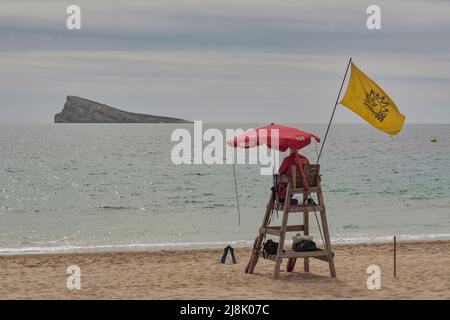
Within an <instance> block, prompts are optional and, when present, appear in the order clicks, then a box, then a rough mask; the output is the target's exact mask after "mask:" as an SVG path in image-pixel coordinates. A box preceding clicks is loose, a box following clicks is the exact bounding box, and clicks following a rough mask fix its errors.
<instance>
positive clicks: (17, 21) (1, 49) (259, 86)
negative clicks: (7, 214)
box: [0, 0, 450, 123]
mask: <svg viewBox="0 0 450 320" xmlns="http://www.w3.org/2000/svg"><path fill="white" fill-rule="evenodd" d="M121 3H122V4H121ZM70 4H78V5H79V6H80V7H81V20H82V22H81V23H82V29H81V30H68V29H67V28H66V19H67V17H68V15H67V14H66V8H67V6H68V5H70ZM370 4H377V5H379V6H380V7H381V24H382V30H368V29H367V27H366V19H367V17H368V15H367V14H366V9H367V7H368V6H369V5H370ZM449 17H450V1H444V0H442V1H424V0H412V1H411V0H408V1H406V0H399V1H364V0H363V1H361V0H359V1H357V0H350V1H346V0H344V1H332V0H329V1H317V0H311V1H304V0H301V1H300V0H293V1H289V0H283V1H280V0H240V1H232V0H228V1H224V0H198V1H187V0H185V1H181V0H180V1H171V0H161V1H153V0H150V1H149V0H147V1H138V0H136V1H132V0H131V1H120V2H119V1H98V0H97V1H80V0H71V1H61V0H53V1H50V0H47V1H45V0H44V1H42V0H41V1H39V2H38V1H7V0H2V1H1V3H0V97H1V100H0V122H1V123H51V122H52V121H53V116H54V114H55V113H57V112H59V111H60V110H61V109H62V107H63V104H64V102H65V96H66V95H77V96H81V97H85V98H87V99H91V100H95V101H99V102H102V103H106V104H109V105H111V106H114V107H118V108H122V109H124V110H127V111H132V112H142V113H149V114H156V115H167V116H174V117H181V118H187V119H191V120H204V121H214V122H233V121H239V122H249V121H252V122H279V123H283V122H322V123H323V122H327V121H328V118H329V116H330V112H331V109H332V107H333V105H334V101H335V99H336V95H337V92H338V89H339V85H340V81H341V79H342V76H343V73H344V71H345V67H346V64H347V61H348V58H349V57H350V56H352V57H353V59H354V62H355V63H356V64H357V65H358V66H359V67H360V68H361V69H362V70H363V71H364V72H365V73H366V74H368V75H369V76H370V77H371V78H372V79H373V80H375V81H376V82H377V83H378V84H379V85H380V86H381V87H382V88H383V89H385V91H387V92H388V93H389V95H390V96H391V97H392V98H393V100H394V101H395V102H396V103H397V106H398V107H399V109H400V110H401V112H402V113H404V114H405V115H406V121H407V122H409V123H417V122H425V123H450V18H449ZM335 119H336V122H361V121H362V120H360V119H359V117H358V116H357V115H355V114H354V113H352V112H351V111H350V110H348V109H346V108H345V107H340V108H339V109H338V112H337V114H336V118H335Z"/></svg>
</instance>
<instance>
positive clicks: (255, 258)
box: [245, 193, 275, 273]
mask: <svg viewBox="0 0 450 320" xmlns="http://www.w3.org/2000/svg"><path fill="white" fill-rule="evenodd" d="M274 200H275V199H274V195H273V193H272V194H271V195H270V199H269V202H268V203H267V207H266V213H265V214H264V219H263V222H262V227H263V228H266V227H267V226H268V224H269V219H270V214H271V213H272V208H273V202H274ZM263 240H264V234H263V233H259V235H258V237H257V238H256V240H255V244H254V247H253V251H252V255H251V257H250V261H249V262H248V264H247V268H246V269H245V273H253V271H254V270H255V267H256V264H257V263H258V259H259V252H260V250H261V245H262V242H263Z"/></svg>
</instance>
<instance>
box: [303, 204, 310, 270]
mask: <svg viewBox="0 0 450 320" xmlns="http://www.w3.org/2000/svg"><path fill="white" fill-rule="evenodd" d="M303 234H304V235H305V236H308V235H309V213H308V212H303ZM303 267H304V270H305V272H309V258H304V261H303Z"/></svg>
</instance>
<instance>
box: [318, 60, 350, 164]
mask: <svg viewBox="0 0 450 320" xmlns="http://www.w3.org/2000/svg"><path fill="white" fill-rule="evenodd" d="M351 63H352V57H350V59H349V60H348V64H347V69H345V74H344V79H342V83H341V87H340V89H339V93H338V96H337V98H336V103H335V104H334V108H333V113H332V114H331V118H330V122H328V127H327V131H326V132H325V137H324V138H323V142H322V146H321V147H320V152H319V156H318V157H317V162H316V164H319V160H320V156H321V154H322V150H323V146H324V145H325V141H327V136H328V131H329V130H330V126H331V122H332V121H333V117H334V113H335V112H336V107H337V105H338V103H339V98H340V96H341V92H342V87H343V86H344V82H345V79H346V78H347V73H348V68H349V67H350V64H351Z"/></svg>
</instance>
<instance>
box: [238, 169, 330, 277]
mask: <svg viewBox="0 0 450 320" xmlns="http://www.w3.org/2000/svg"><path fill="white" fill-rule="evenodd" d="M304 174H305V176H306V179H307V182H308V188H304V185H303V179H302V176H301V175H300V168H299V167H297V166H293V167H292V168H291V174H290V175H274V181H275V186H276V185H277V184H278V183H279V182H285V183H287V188H286V196H285V199H284V202H280V201H278V199H277V196H276V194H275V192H274V190H272V193H271V195H270V199H269V202H268V204H267V207H266V213H265V215H264V219H263V222H262V226H261V227H260V228H259V235H258V236H257V238H256V239H255V244H254V248H253V252H252V256H251V257H250V261H249V262H248V265H247V268H246V270H245V272H246V273H253V271H254V270H255V266H256V264H257V263H258V259H259V256H260V255H261V256H263V250H262V248H261V246H262V244H263V241H264V239H265V238H266V235H267V234H269V235H274V236H279V243H278V251H277V254H276V255H269V256H267V255H266V256H265V258H267V259H270V260H273V261H275V270H274V274H273V276H274V278H278V276H279V274H280V267H281V262H282V260H283V258H293V259H297V258H303V259H304V270H305V272H309V258H315V259H319V260H322V261H326V262H328V265H329V268H330V275H331V277H333V278H334V277H336V270H335V268H334V259H333V258H334V254H333V251H332V250H331V241H330V234H329V230H328V223H327V216H326V212H325V204H324V201H323V195H322V188H321V185H320V166H319V165H306V166H305V167H304ZM314 194H315V195H316V200H314V199H313V195H314ZM295 195H301V197H302V199H301V200H303V201H299V202H298V204H295V205H291V197H292V196H295ZM311 199H312V200H311ZM275 211H282V212H283V216H282V223H281V226H271V225H270V221H271V217H272V215H273V214H274V212H275ZM290 213H303V224H302V225H288V218H289V214H290ZM310 213H314V214H316V213H320V220H321V225H322V230H323V239H322V240H323V242H324V248H323V249H319V248H318V249H317V250H316V251H305V252H297V251H294V250H288V249H285V248H284V241H285V238H286V233H288V232H298V231H303V234H304V235H309V214H310ZM319 228H320V224H319Z"/></svg>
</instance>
